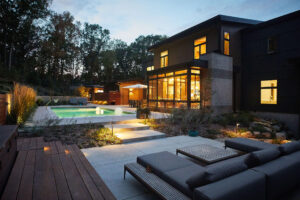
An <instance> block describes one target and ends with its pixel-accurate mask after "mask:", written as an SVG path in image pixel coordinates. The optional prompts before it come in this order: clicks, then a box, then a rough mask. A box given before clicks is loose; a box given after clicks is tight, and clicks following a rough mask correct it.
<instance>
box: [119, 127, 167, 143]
mask: <svg viewBox="0 0 300 200" xmlns="http://www.w3.org/2000/svg"><path fill="white" fill-rule="evenodd" d="M114 134H115V135H116V136H117V137H118V138H120V139H121V140H122V143H131V142H139V141H145V140H153V139H158V138H164V137H166V135H165V134H164V133H161V132H158V131H154V130H137V131H126V132H115V133H114Z"/></svg>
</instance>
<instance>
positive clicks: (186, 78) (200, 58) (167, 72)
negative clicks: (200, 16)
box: [147, 11, 300, 130]
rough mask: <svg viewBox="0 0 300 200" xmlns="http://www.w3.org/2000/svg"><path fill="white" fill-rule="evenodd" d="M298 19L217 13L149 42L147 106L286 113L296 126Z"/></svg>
mask: <svg viewBox="0 0 300 200" xmlns="http://www.w3.org/2000/svg"><path fill="white" fill-rule="evenodd" d="M299 19H300V11H297V12H294V13H291V14H288V15H285V16H282V17H279V18H276V19H273V20H269V21H266V22H261V21H256V20H250V19H243V18H237V17H230V16H223V15H218V16H216V17H214V18H211V19H209V20H207V21H204V22H202V23H200V24H198V25H196V26H194V27H191V28H189V29H187V30H184V31H182V32H180V33H178V34H176V35H174V36H171V37H169V38H168V39H166V40H164V41H162V42H160V43H158V44H156V45H154V46H152V47H150V48H149V50H150V51H151V52H153V53H154V59H153V66H150V67H148V68H147V83H148V97H147V98H148V99H147V100H148V105H149V106H150V107H159V108H178V107H181V106H183V107H187V108H204V107H207V106H209V107H210V108H212V110H213V111H214V112H215V113H223V112H232V111H238V110H250V111H255V112H260V113H273V114H277V116H279V115H282V114H287V115H286V116H289V117H290V118H289V119H293V122H295V123H296V125H295V126H297V127H298V130H299V85H300V84H299V77H300V76H299V55H300V52H299V48H300V44H299V42H300V39H299V35H300V29H299V27H300V26H299V24H300V21H299ZM282 116H284V115H282ZM291 116H292V117H291ZM295 130H296V129H295Z"/></svg>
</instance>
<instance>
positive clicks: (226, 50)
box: [224, 32, 230, 56]
mask: <svg viewBox="0 0 300 200" xmlns="http://www.w3.org/2000/svg"><path fill="white" fill-rule="evenodd" d="M229 44H230V35H229V33H228V32H224V54H225V55H227V56H229Z"/></svg>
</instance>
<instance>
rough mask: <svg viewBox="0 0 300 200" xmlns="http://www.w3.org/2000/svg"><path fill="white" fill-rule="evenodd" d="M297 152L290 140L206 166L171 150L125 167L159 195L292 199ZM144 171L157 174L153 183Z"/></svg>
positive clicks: (296, 189) (298, 183)
mask: <svg viewBox="0 0 300 200" xmlns="http://www.w3.org/2000/svg"><path fill="white" fill-rule="evenodd" d="M299 158H300V143H299V142H292V143H288V144H284V145H280V146H273V145H272V146H270V148H266V149H263V150H259V151H254V152H251V153H248V154H244V155H242V156H238V157H234V158H230V159H227V160H223V161H220V162H217V163H214V164H211V165H207V166H205V167H204V166H201V165H198V164H196V163H194V162H192V161H190V160H187V159H185V158H182V157H178V156H176V155H174V154H172V153H169V152H159V153H153V154H148V155H144V156H139V157H138V158H137V163H131V164H127V165H125V166H124V167H125V172H126V171H128V172H130V173H131V174H132V175H133V176H134V177H135V178H137V180H139V181H140V182H141V183H143V184H144V185H146V186H147V187H148V188H149V189H151V190H152V191H154V192H156V193H157V194H159V196H160V197H161V198H162V199H185V198H190V199H194V200H198V199H199V200H202V199H203V200H240V199H243V200H253V199H255V200H276V199H288V200H292V199H297V198H298V197H299V196H300V159H299ZM135 167H137V168H138V169H139V170H138V171H139V173H136V170H135ZM147 175H151V176H152V177H157V178H151V180H153V182H155V184H153V182H151V181H148V179H147ZM149 182H150V183H149ZM166 185H168V189H164V187H166ZM169 187H172V188H171V189H170V188H169ZM153 188H156V189H153ZM172 190H176V191H177V193H176V194H178V191H179V192H181V193H179V194H181V195H178V196H174V195H170V193H171V192H170V191H172ZM298 199H299V198H298Z"/></svg>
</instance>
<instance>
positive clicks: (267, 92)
mask: <svg viewBox="0 0 300 200" xmlns="http://www.w3.org/2000/svg"><path fill="white" fill-rule="evenodd" d="M260 103H261V104H277V80H267V81H261V82H260Z"/></svg>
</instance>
